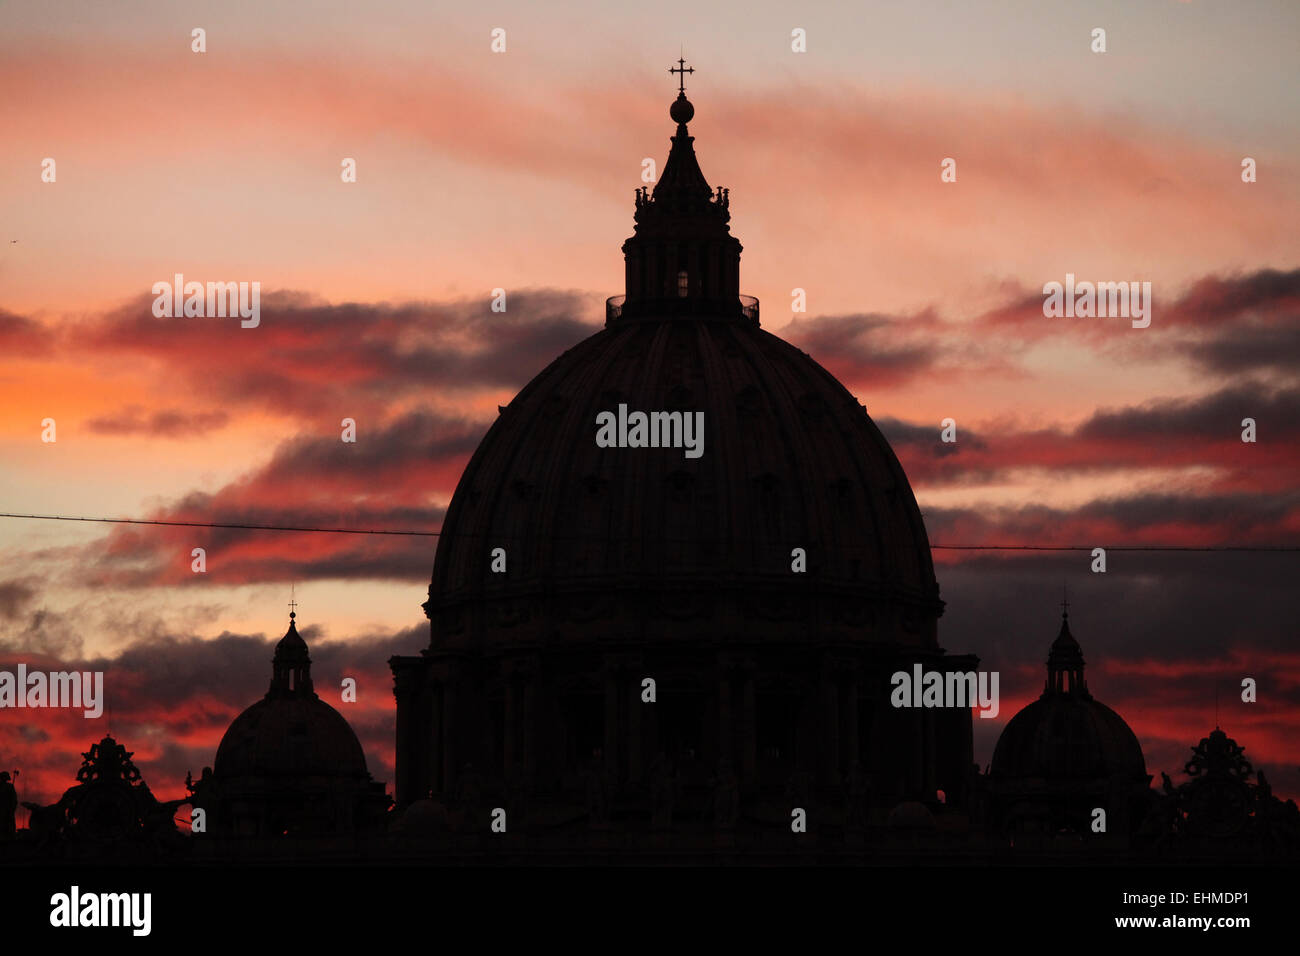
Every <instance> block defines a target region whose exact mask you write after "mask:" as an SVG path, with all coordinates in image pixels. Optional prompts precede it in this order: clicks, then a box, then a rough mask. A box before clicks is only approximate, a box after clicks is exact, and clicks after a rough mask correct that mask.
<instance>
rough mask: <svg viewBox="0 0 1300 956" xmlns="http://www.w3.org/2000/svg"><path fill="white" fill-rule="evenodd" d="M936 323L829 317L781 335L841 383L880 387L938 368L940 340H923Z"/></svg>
mask: <svg viewBox="0 0 1300 956" xmlns="http://www.w3.org/2000/svg"><path fill="white" fill-rule="evenodd" d="M934 323H935V319H934V317H933V316H931V315H929V314H926V315H924V316H910V317H909V316H903V317H891V316H885V315H878V314H857V315H829V316H825V315H824V316H818V317H816V318H812V319H806V320H800V321H797V322H792V323H791V324H789V325H787V326H786V327H785V328H783V329H781V330H780V334H781V337H782V338H785V339H786V340H788V341H789V342H791V343H792V344H794V345H797V346H798V347H799V348H801V349H804V350H805V351H807V352H808V354H810V355H811V356H812V357H813V358H815V359H816V360H817V361H818V362H820V363H821V364H822V365H824V366H826V368H827V369H828V370H830V371H831V372H832V373H833V374H834V375H836V376H837V377H838V378H840V379H842V380H845V381H858V380H861V381H869V382H872V383H873V384H875V385H881V384H892V383H898V382H902V381H906V380H907V379H910V378H912V377H913V376H915V375H918V374H920V373H922V372H925V371H927V370H928V369H930V368H932V367H933V366H934V364H935V363H936V362H937V361H938V360H939V358H940V356H941V354H942V350H941V349H940V347H939V346H938V344H937V341H938V337H937V336H929V337H926V338H921V337H920V336H919V335H918V333H919V332H920V331H922V330H923V329H927V328H931V327H933V325H934Z"/></svg>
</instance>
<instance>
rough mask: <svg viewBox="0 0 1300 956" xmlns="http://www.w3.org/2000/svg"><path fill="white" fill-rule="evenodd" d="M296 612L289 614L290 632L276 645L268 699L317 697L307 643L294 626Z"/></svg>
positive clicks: (272, 660) (286, 632)
mask: <svg viewBox="0 0 1300 956" xmlns="http://www.w3.org/2000/svg"><path fill="white" fill-rule="evenodd" d="M297 616H298V615H297V613H296V612H295V611H290V612H289V630H287V631H285V634H284V637H282V638H280V643H279V644H276V645H275V657H273V658H272V659H271V687H270V689H269V690H268V691H267V696H268V697H315V696H316V691H315V690H314V689H313V688H312V685H311V658H310V657H309V656H308V655H307V642H306V641H304V640H303V639H302V636H301V635H300V634H299V633H298V628H297V627H296V626H295V625H294V618H296V617H297Z"/></svg>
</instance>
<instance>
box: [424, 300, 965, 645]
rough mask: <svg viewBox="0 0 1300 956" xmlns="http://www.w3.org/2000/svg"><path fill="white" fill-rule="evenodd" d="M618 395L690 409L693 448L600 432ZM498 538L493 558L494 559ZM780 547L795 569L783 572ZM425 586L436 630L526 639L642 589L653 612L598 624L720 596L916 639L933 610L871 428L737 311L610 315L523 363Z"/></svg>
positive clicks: (850, 631) (598, 612)
mask: <svg viewBox="0 0 1300 956" xmlns="http://www.w3.org/2000/svg"><path fill="white" fill-rule="evenodd" d="M620 403H626V405H627V407H628V411H629V412H631V411H635V410H642V411H647V412H648V411H660V410H669V411H673V410H679V411H682V412H684V413H689V412H691V411H696V410H699V411H703V413H704V450H703V455H702V457H699V458H694V459H690V458H686V457H685V456H684V453H683V451H682V450H681V449H670V448H599V447H597V445H596V441H595V435H596V417H597V415H598V413H600V412H606V411H608V412H614V413H617V412H618V408H619V404H620ZM498 547H500V548H504V549H505V551H506V554H507V561H508V563H507V573H504V574H500V573H493V572H492V571H491V569H490V563H491V551H492V549H494V548H498ZM794 548H803V549H806V552H807V573H804V574H796V573H792V572H791V561H792V558H791V551H792V549H794ZM429 593H430V602H429V604H428V605H426V611H427V612H428V613H429V616H430V618H431V620H432V621H433V634H434V639H435V640H436V641H443V640H446V641H454V640H457V638H456V637H455V635H456V634H457V633H463V630H462V629H463V628H465V627H466V626H467V625H468V626H470V628H471V630H477V631H478V634H477V637H479V638H485V637H487V636H488V635H490V634H493V633H496V634H499V635H501V638H500V639H502V640H515V639H521V638H522V637H523V636H525V635H527V634H528V632H529V630H530V629H531V630H533V631H534V632H535V633H536V632H539V629H540V633H546V632H547V631H548V630H549V628H550V627H559V626H560V625H561V624H562V622H565V621H573V620H585V619H591V618H593V617H596V616H608V615H614V616H617V615H618V613H619V610H620V609H621V608H627V609H629V610H631V609H632V608H633V607H634V606H637V607H644V610H645V611H646V612H648V613H641V614H639V615H631V614H629V617H628V620H627V630H625V631H620V632H618V633H609V634H608V635H607V637H608V638H609V639H618V638H633V637H634V636H636V635H634V634H633V633H631V632H632V631H633V630H636V629H646V628H651V630H652V631H653V633H655V634H657V633H659V630H660V629H655V628H654V627H653V621H654V618H655V617H656V616H657V615H660V614H662V615H663V616H664V617H667V618H670V619H671V618H674V617H693V616H705V617H707V616H709V615H710V614H712V615H713V616H714V617H715V620H716V621H721V620H722V615H723V613H724V612H726V611H728V610H730V611H731V612H733V613H735V614H738V615H740V616H742V617H745V618H746V619H747V620H748V619H752V618H762V619H767V620H773V621H777V620H782V621H783V623H782V624H781V626H780V627H779V628H777V629H776V631H775V632H774V633H779V634H780V635H782V636H783V639H786V640H788V639H789V635H790V634H791V626H790V622H792V621H800V620H803V621H807V622H809V623H810V624H811V623H812V622H816V625H817V626H819V627H821V628H823V629H825V630H832V629H836V628H839V629H842V630H843V631H844V632H845V633H844V636H845V638H846V639H850V640H873V639H880V640H886V639H887V640H892V641H899V642H904V643H915V644H924V645H927V646H930V645H933V643H934V630H935V621H936V619H937V618H938V616H939V614H940V613H941V612H942V602H940V600H939V587H938V583H937V582H936V580H935V576H934V567H933V564H932V562H931V557H930V548H929V542H928V539H927V537H926V531H925V526H924V524H923V522H922V519H921V514H920V512H919V510H918V509H917V505H916V500H915V498H914V497H913V494H912V489H911V487H910V485H909V484H908V481H907V477H906V475H905V474H904V473H903V469H902V467H901V466H900V464H899V462H898V459H897V458H896V457H895V455H894V452H893V450H892V449H891V448H890V446H889V444H888V442H887V441H886V440H885V438H884V437H883V436H882V435H881V433H880V430H879V429H878V428H877V427H876V425H875V424H874V423H873V422H872V421H871V419H870V418H869V417H868V416H867V413H866V410H865V409H864V408H863V407H862V405H860V404H859V403H858V402H857V400H856V399H855V398H854V397H853V395H851V394H850V393H849V392H848V390H847V389H845V387H844V386H843V385H841V384H840V383H839V382H838V381H837V380H836V379H835V378H834V377H833V376H832V375H831V374H830V373H829V372H827V371H826V370H825V369H824V368H822V367H821V366H820V365H818V364H817V363H816V362H815V361H813V359H812V358H810V357H809V356H808V355H807V354H805V353H804V352H802V351H800V350H799V349H797V348H795V347H794V346H792V345H790V344H789V343H787V342H785V341H784V340H782V339H780V338H778V337H776V336H774V335H771V334H770V333H768V332H766V331H763V330H762V329H760V328H758V327H757V323H754V322H746V321H745V320H744V319H742V318H740V317H736V316H733V317H729V318H720V317H710V316H707V315H677V316H660V317H658V318H656V317H653V316H646V317H638V318H624V319H621V320H614V321H611V322H610V323H609V324H608V326H607V327H606V328H605V329H604V330H602V331H600V332H598V333H596V334H595V335H593V336H591V337H590V338H588V339H586V340H585V341H583V342H581V343H580V344H579V345H577V346H575V347H574V348H572V349H570V350H569V351H568V352H566V353H564V354H563V355H561V356H560V357H559V358H558V359H556V360H555V361H554V362H553V363H551V365H550V366H549V367H547V368H546V369H545V370H544V371H542V372H541V374H539V375H538V376H537V377H536V378H535V379H533V381H532V382H530V383H529V384H528V385H527V386H526V387H525V388H524V389H523V390H522V391H521V392H520V393H519V394H518V395H517V396H516V397H515V399H514V400H513V401H512V402H511V403H510V404H509V405H508V406H507V407H506V408H505V409H504V411H502V412H501V414H500V416H499V417H498V419H497V420H496V422H495V423H494V424H493V426H492V428H491V429H490V430H489V431H488V433H487V435H486V437H485V438H484V439H483V441H482V443H481V444H480V445H479V447H478V450H477V451H476V452H475V454H474V456H473V458H472V459H471V460H470V462H469V464H468V466H467V467H466V469H465V472H464V474H463V475H462V476H461V479H460V483H459V484H458V485H457V488H456V492H455V495H454V496H453V498H452V501H451V504H450V507H449V509H448V512H447V517H446V520H445V521H444V523H443V531H442V536H441V538H440V540H439V544H438V550H437V555H436V560H435V563H434V569H433V577H432V583H431V587H430V591H429ZM547 598H551V602H550V604H549V605H547V604H546V603H545V601H546V599H547ZM539 599H541V600H540V602H539ZM539 603H540V606H541V608H542V612H541V614H540V615H538V614H536V611H537V609H538V607H539ZM476 611H477V612H479V613H477V614H475V612H476ZM530 615H531V616H530ZM756 626H758V625H756ZM662 630H675V628H673V627H672V626H669V625H667V624H665V625H664V627H663V628H662ZM904 632H906V633H904ZM643 636H645V635H644V631H643ZM461 639H464V640H466V641H472V640H474V637H471V636H470V635H469V634H465V635H464V637H463V638H461Z"/></svg>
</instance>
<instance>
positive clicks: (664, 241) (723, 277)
mask: <svg viewBox="0 0 1300 956" xmlns="http://www.w3.org/2000/svg"><path fill="white" fill-rule="evenodd" d="M677 62H678V66H677V67H674V68H673V69H671V70H670V71H669V72H671V73H677V74H679V75H680V77H681V79H680V82H679V85H678V91H677V99H676V100H674V101H673V104H672V106H671V107H670V108H669V111H668V113H669V116H671V117H672V120H673V122H675V123H676V124H677V132H676V134H675V135H674V136H673V138H672V148H671V149H670V150H669V153H668V161H667V162H665V163H664V167H663V171H662V173H661V174H660V176H659V180H658V182H657V183H656V184H655V187H654V191H653V192H651V191H650V190H649V188H648V187H645V186H642V187H641V188H640V189H638V190H637V191H636V215H635V220H636V227H635V230H634V231H635V235H633V236H632V237H631V238H629V239H628V240H627V241H626V242H624V243H623V259H624V263H625V267H626V295H625V296H624V301H623V303H622V304H621V306H619V307H618V309H617V312H615V311H614V310H613V309H611V311H610V320H611V321H612V320H613V319H614V318H615V317H622V316H627V317H634V316H642V315H654V316H665V315H678V314H694V315H700V314H705V315H709V316H715V317H732V316H739V315H741V314H742V304H741V299H740V252H741V245H740V241H739V240H738V239H736V238H735V237H734V236H733V235H731V231H730V229H729V227H728V225H727V223H728V222H729V221H730V219H731V212H730V208H729V207H730V197H729V196H728V192H727V190H726V189H723V188H722V187H718V189H717V190H716V192H715V191H714V190H713V189H712V188H711V187H710V186H709V183H708V180H706V179H705V178H704V173H703V172H702V171H701V170H700V164H699V161H698V160H697V159H696V158H695V147H694V145H693V144H694V142H695V137H693V136H691V135H690V133H689V132H688V131H687V128H686V124H687V123H689V122H690V121H691V120H692V119H693V118H694V117H695V107H694V105H693V104H692V103H691V101H690V100H688V99H687V98H686V74H687V73H694V72H695V70H694V68H693V67H688V66H686V61H685V60H684V59H679V60H678V61H677ZM745 314H746V315H748V316H749V317H750V318H756V317H757V313H756V308H755V307H753V306H751V307H750V311H749V312H748V313H745Z"/></svg>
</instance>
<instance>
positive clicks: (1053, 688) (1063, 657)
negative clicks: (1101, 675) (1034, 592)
mask: <svg viewBox="0 0 1300 956" xmlns="http://www.w3.org/2000/svg"><path fill="white" fill-rule="evenodd" d="M1043 693H1045V694H1067V695H1071V696H1078V697H1083V698H1090V697H1091V696H1092V695H1091V694H1089V693H1088V684H1087V682H1086V681H1085V680H1084V679H1083V651H1082V650H1081V649H1080V647H1079V642H1078V641H1076V640H1075V639H1074V635H1073V634H1071V633H1070V602H1069V601H1062V602H1061V631H1060V633H1059V634H1057V635H1056V640H1054V641H1053V642H1052V649H1051V650H1050V651H1048V654H1047V686H1046V687H1045V688H1044V690H1043Z"/></svg>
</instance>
